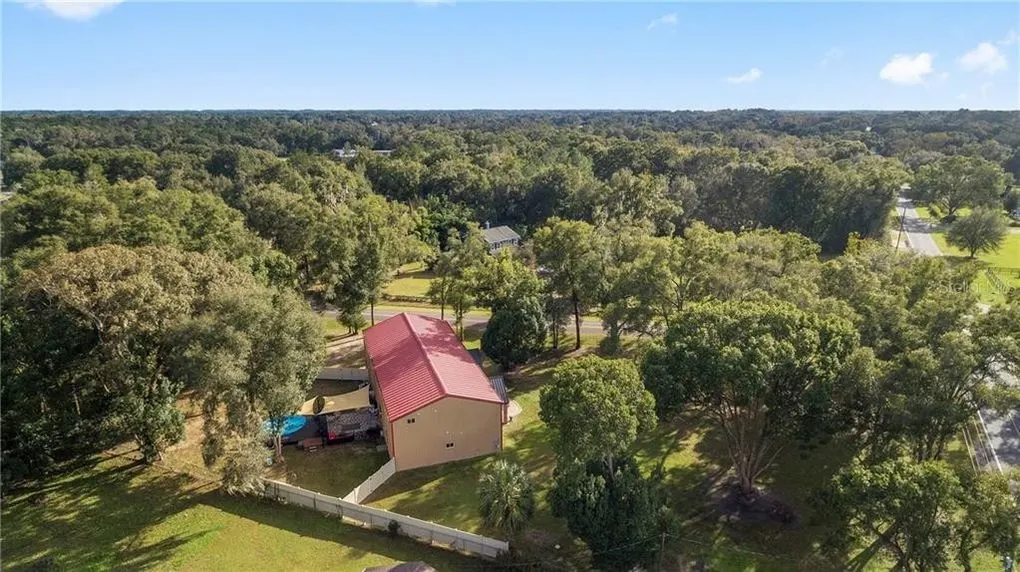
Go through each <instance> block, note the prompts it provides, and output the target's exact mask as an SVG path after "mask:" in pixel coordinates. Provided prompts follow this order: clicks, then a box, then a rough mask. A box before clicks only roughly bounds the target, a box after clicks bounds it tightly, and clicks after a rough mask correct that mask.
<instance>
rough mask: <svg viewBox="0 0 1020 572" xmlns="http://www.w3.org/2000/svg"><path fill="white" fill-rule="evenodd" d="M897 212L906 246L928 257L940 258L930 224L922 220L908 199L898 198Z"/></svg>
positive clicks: (939, 251)
mask: <svg viewBox="0 0 1020 572" xmlns="http://www.w3.org/2000/svg"><path fill="white" fill-rule="evenodd" d="M899 210H900V213H901V214H903V217H904V218H903V235H904V238H905V239H906V246H907V247H908V248H911V249H913V250H916V251H917V252H919V253H921V254H926V255H928V256H942V251H941V250H939V247H938V245H937V244H935V239H933V238H932V237H931V230H932V224H931V223H929V222H928V221H926V220H924V219H922V218H921V217H920V216H919V215H918V214H917V211H916V210H915V209H914V203H913V202H912V201H911V200H910V199H905V198H903V197H900V201H899Z"/></svg>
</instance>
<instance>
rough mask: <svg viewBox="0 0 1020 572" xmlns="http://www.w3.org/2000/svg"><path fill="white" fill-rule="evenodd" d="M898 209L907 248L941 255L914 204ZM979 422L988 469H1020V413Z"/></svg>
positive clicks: (991, 415) (983, 416) (985, 415)
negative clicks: (989, 453)
mask: <svg viewBox="0 0 1020 572" xmlns="http://www.w3.org/2000/svg"><path fill="white" fill-rule="evenodd" d="M904 209H905V210H904ZM899 210H900V213H901V214H904V220H903V230H904V238H906V245H907V247H909V248H911V249H913V250H915V251H917V252H919V253H921V254H925V255H928V256H941V255H942V251H940V250H939V247H938V245H937V244H935V240H934V239H932V236H931V232H932V225H931V224H930V223H928V222H927V221H925V220H923V219H921V217H920V216H918V214H917V211H916V210H915V209H914V204H913V203H912V202H911V201H910V200H908V199H905V198H902V197H901V198H900V200H899ZM982 310H987V306H984V305H982ZM1000 375H1002V376H1004V379H1005V380H1006V381H1007V382H1008V383H1014V384H1015V383H1017V380H1016V379H1015V378H1012V376H1009V374H1007V373H1006V372H1002V373H1001V374H1000ZM978 420H979V422H980V425H981V426H982V428H983V431H984V434H985V435H984V436H985V438H986V439H987V440H988V443H989V445H991V449H992V452H993V453H992V457H993V458H992V460H991V463H992V464H993V465H994V466H992V467H988V468H990V469H993V470H998V471H1000V472H1001V471H1005V470H1007V469H1010V468H1014V467H1020V412H1017V411H1016V410H1013V411H1009V412H1006V413H1004V414H1000V413H998V412H996V411H994V410H992V409H982V410H981V411H979V412H978Z"/></svg>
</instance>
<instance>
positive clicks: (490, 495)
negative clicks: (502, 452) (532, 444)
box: [478, 459, 535, 536]
mask: <svg viewBox="0 0 1020 572" xmlns="http://www.w3.org/2000/svg"><path fill="white" fill-rule="evenodd" d="M478 496H479V498H480V499H481V501H482V502H481V509H482V517H483V518H484V519H485V522H486V524H488V525H489V526H491V527H493V528H497V529H499V530H501V531H503V532H504V533H506V534H507V535H510V536H512V535H514V534H516V533H517V532H520V530H521V529H523V528H524V525H526V524H527V523H528V520H530V519H531V517H532V515H533V514H534V513H535V488H534V485H533V483H532V481H531V475H529V474H528V473H527V472H525V470H524V468H523V467H521V466H520V465H515V464H513V463H508V462H507V461H505V460H503V459H499V460H497V461H496V462H494V463H493V464H492V466H491V467H489V469H488V470H487V471H486V472H485V474H483V475H482V477H481V479H479V483H478Z"/></svg>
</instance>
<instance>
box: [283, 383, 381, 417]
mask: <svg viewBox="0 0 1020 572" xmlns="http://www.w3.org/2000/svg"><path fill="white" fill-rule="evenodd" d="M321 397H322V398H323V399H324V400H325V403H324V404H323V406H322V410H321V411H318V412H316V411H315V400H316V399H318V398H312V399H309V400H308V401H306V402H304V403H302V404H301V409H299V410H298V412H297V413H296V415H322V414H324V413H336V412H338V411H351V410H354V409H361V408H363V407H369V406H371V403H370V402H369V401H368V385H366V386H365V387H362V388H361V389H358V390H355V391H351V392H348V393H341V394H340V395H323V396H321Z"/></svg>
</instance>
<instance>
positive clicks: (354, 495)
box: [344, 458, 397, 504]
mask: <svg viewBox="0 0 1020 572" xmlns="http://www.w3.org/2000/svg"><path fill="white" fill-rule="evenodd" d="M395 472H397V461H396V459H392V458H391V459H390V460H389V461H387V462H386V464H385V465H383V466H381V467H379V470H377V471H376V472H374V473H372V476H371V477H368V478H367V479H365V480H364V481H363V482H362V483H361V484H360V485H358V486H356V487H354V490H353V491H351V492H349V493H347V496H345V497H344V500H345V501H347V502H353V503H357V504H361V503H362V502H364V501H365V499H367V498H368V497H369V495H371V494H372V493H374V492H375V489H377V488H379V486H380V485H382V484H383V483H385V482H386V480H387V479H389V478H390V477H392V476H393V473H395Z"/></svg>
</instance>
